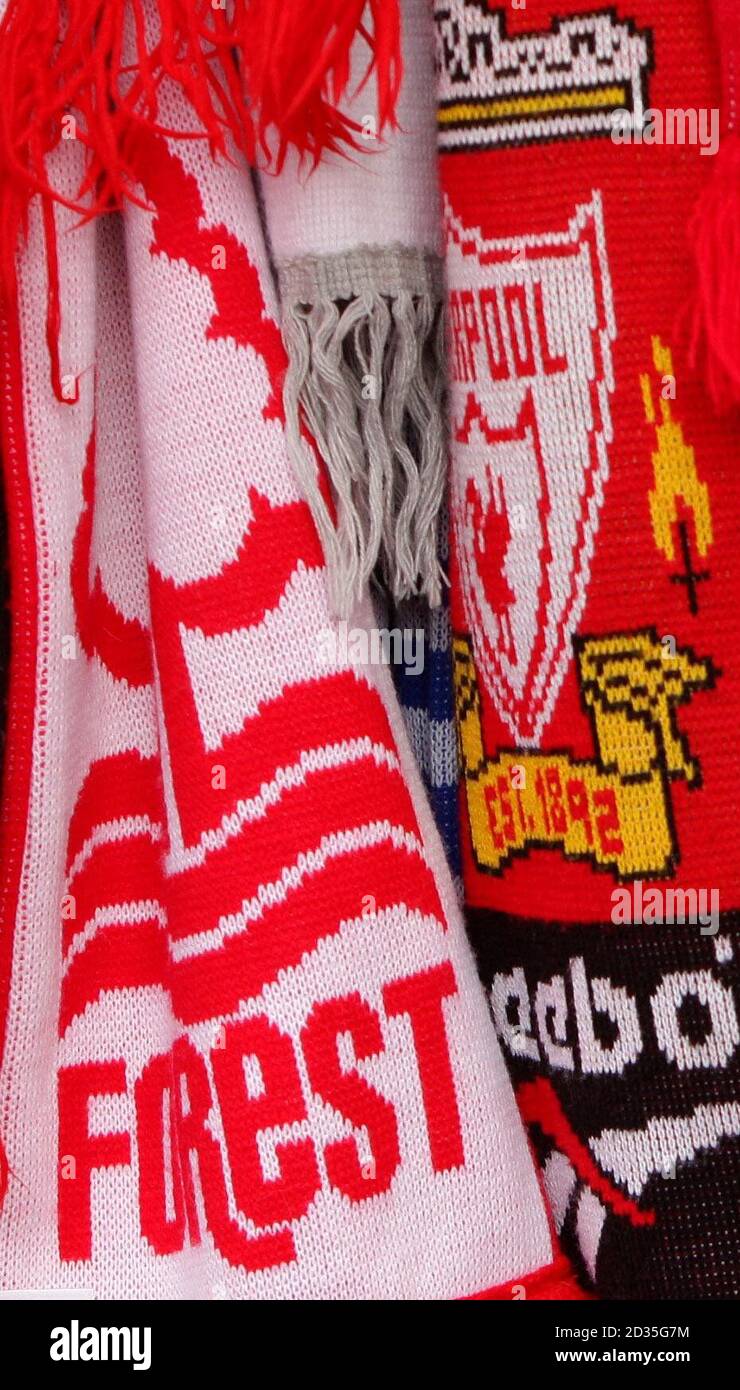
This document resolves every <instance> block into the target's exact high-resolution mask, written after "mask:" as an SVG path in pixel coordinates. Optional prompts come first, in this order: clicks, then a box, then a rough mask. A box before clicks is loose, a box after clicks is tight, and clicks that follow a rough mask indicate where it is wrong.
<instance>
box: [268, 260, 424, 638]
mask: <svg viewBox="0 0 740 1390" xmlns="http://www.w3.org/2000/svg"><path fill="white" fill-rule="evenodd" d="M279 280H280V293H281V299H282V317H283V337H284V339H285V345H286V349H287V352H288V358H289V367H288V371H287V374H286V379H285V388H284V400H285V414H286V425H287V438H288V447H289V450H290V454H291V459H292V462H293V465H294V467H295V470H296V473H297V476H298V481H299V482H300V484H301V486H302V488H303V491H304V495H305V496H306V498H307V500H308V502H309V505H310V507H311V511H312V513H313V516H314V520H315V522H316V526H317V529H318V532H319V536H320V539H321V542H322V545H323V547H324V554H325V556H326V560H327V567H328V571H329V582H330V586H331V599H332V606H333V608H334V611H335V613H336V614H337V616H339V617H347V616H349V614H350V612H351V610H352V608H353V606H354V604H355V602H356V601H357V600H358V599H359V598H360V596H361V594H362V592H363V590H364V588H365V586H366V584H367V583H368V581H369V580H370V578H371V576H372V574H373V572H374V571H375V570H376V567H378V566H379V567H380V570H381V572H382V575H383V578H384V580H385V583H386V584H387V586H388V588H389V590H390V592H391V593H392V594H393V596H394V597H395V598H399V599H400V598H407V597H409V596H411V595H413V594H418V593H424V594H426V595H427V597H428V599H429V601H430V603H431V604H432V605H437V604H438V603H439V602H440V599H441V585H442V583H444V582H445V576H444V572H443V570H442V568H441V566H440V563H439V556H438V546H437V542H438V520H439V515H440V509H441V506H442V501H443V498H444V494H445V479H446V466H447V449H446V440H445V430H444V417H443V399H444V379H445V374H444V313H443V294H442V266H441V262H440V258H439V257H438V256H435V255H433V254H432V253H431V252H423V251H416V250H411V249H407V248H405V247H401V246H398V247H392V248H375V247H362V248H360V249H359V250H357V251H352V252H349V253H347V254H345V255H336V256H326V257H320V258H319V257H307V258H305V259H302V260H300V261H291V262H288V263H285V264H283V265H281V266H280V267H279ZM305 430H308V432H309V433H310V434H311V435H312V436H313V439H314V440H315V441H316V446H317V448H318V451H319V454H320V455H321V457H322V458H323V459H324V461H325V463H326V467H327V470H328V474H329V478H330V480H331V484H332V487H333V490H334V502H335V507H336V521H334V519H333V518H332V516H331V513H330V510H329V507H328V506H327V503H326V500H325V498H324V496H323V495H322V492H321V489H320V487H319V478H318V471H317V463H316V458H315V456H314V453H313V450H312V449H311V447H310V445H309V443H308V441H307V439H306V435H305Z"/></svg>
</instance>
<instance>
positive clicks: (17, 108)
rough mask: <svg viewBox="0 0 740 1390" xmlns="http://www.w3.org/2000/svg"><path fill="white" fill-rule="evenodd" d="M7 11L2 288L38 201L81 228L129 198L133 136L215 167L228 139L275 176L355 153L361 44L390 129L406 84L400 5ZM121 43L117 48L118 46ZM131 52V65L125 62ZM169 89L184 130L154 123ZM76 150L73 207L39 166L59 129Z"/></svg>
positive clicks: (34, 7)
mask: <svg viewBox="0 0 740 1390" xmlns="http://www.w3.org/2000/svg"><path fill="white" fill-rule="evenodd" d="M224 5H225V7H224V8H221V7H220V6H219V5H218V4H216V3H215V0H43V4H41V5H40V4H39V3H38V0H8V5H7V8H6V11H5V15H4V18H3V20H2V23H0V72H2V74H3V95H2V103H0V239H1V251H0V254H1V255H2V260H3V266H2V268H3V269H4V271H5V275H4V280H5V286H6V289H7V287H8V285H9V284H10V285H12V283H13V264H14V257H15V249H16V245H17V240H18V236H19V233H20V231H21V229H22V228H23V226H24V224H25V218H26V213H27V207H28V202H29V200H30V198H31V197H32V196H33V194H34V193H42V194H44V195H45V196H46V197H48V198H52V199H56V200H58V201H60V202H64V203H66V204H67V206H71V207H73V208H75V209H76V210H78V211H79V212H80V213H81V214H82V216H83V217H85V218H89V217H91V216H95V215H96V214H97V213H99V212H101V211H104V210H106V209H108V208H110V207H112V206H119V205H120V203H121V201H122V199H124V198H126V197H128V198H132V199H133V200H134V201H136V200H137V198H138V195H137V193H136V182H137V181H136V178H135V175H134V172H133V168H132V164H131V162H130V160H129V143H130V141H131V138H132V134H134V133H135V132H136V131H137V130H138V129H140V127H141V125H145V126H147V127H149V128H150V129H152V130H156V131H158V132H159V133H160V134H161V133H164V134H168V135H173V136H180V137H182V136H185V135H187V136H190V137H193V136H199V137H201V138H203V139H206V140H208V142H209V145H210V147H211V150H212V152H213V154H214V156H215V155H218V154H221V155H225V154H226V152H227V148H228V144H229V140H231V141H233V144H234V145H235V146H236V148H237V149H239V150H241V151H242V153H243V154H244V155H245V156H246V157H247V158H248V159H249V160H250V162H252V163H255V162H257V161H258V160H259V161H260V162H262V163H263V164H267V165H272V166H273V167H275V168H280V166H281V165H282V163H283V161H284V159H285V156H286V153H287V151H288V149H289V148H291V147H293V148H295V149H297V150H298V151H299V153H300V155H301V156H302V157H306V158H308V159H309V160H310V161H311V162H312V163H314V164H315V163H317V162H318V160H319V159H320V157H321V155H322V153H323V152H324V151H325V150H340V149H342V148H345V149H346V148H347V147H350V148H352V147H354V146H355V144H356V137H357V135H358V132H359V127H358V125H357V123H356V122H354V121H352V120H351V119H349V118H348V117H347V116H346V114H344V113H343V112H342V111H341V109H340V103H341V101H342V99H343V97H344V96H345V95H346V94H347V92H348V87H349V83H350V53H351V50H352V47H353V44H354V42H355V39H356V38H357V37H358V36H361V38H362V40H363V41H364V43H365V44H366V45H367V64H366V69H365V73H364V77H363V80H367V78H368V77H369V76H370V74H371V73H372V74H374V76H375V79H376V82H377V91H378V101H377V105H378V110H377V115H378V122H379V127H380V129H381V130H382V129H383V127H384V126H387V125H388V124H392V123H393V121H394V113H395V107H396V101H397V97H398V91H399V86H400V80H401V56H400V20H399V0H224ZM124 38H125V40H126V46H125V47H124ZM132 45H133V48H134V50H135V58H134V61H133V62H131V61H125V60H124V52H126V53H129V52H130V50H131V46H132ZM166 80H169V81H173V82H176V83H177V84H178V86H179V87H180V88H181V90H182V91H183V93H184V94H185V97H186V98H187V101H188V104H189V106H190V109H191V111H192V129H191V130H189V131H183V130H180V131H172V130H167V129H165V128H164V127H163V126H162V125H161V124H160V123H159V120H158V108H159V89H160V87H161V85H162V83H163V82H164V81H166ZM65 118H66V120H67V121H69V120H70V118H73V119H74V122H75V130H74V134H75V137H76V139H77V140H79V141H81V142H82V144H83V145H84V146H85V149H86V155H87V166H86V174H85V179H84V182H83V185H82V187H81V188H80V189H79V191H78V194H77V197H76V198H75V199H73V200H72V201H71V202H70V200H69V199H68V198H65V197H63V196H62V195H61V194H60V192H59V191H58V190H57V189H56V188H55V187H53V185H52V184H51V182H50V180H49V177H48V174H47V168H46V157H47V155H48V153H49V151H50V150H51V149H53V148H54V147H55V146H56V145H57V144H58V143H59V141H60V139H61V138H62V133H63V122H64V120H65Z"/></svg>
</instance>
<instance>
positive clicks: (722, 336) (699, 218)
mask: <svg viewBox="0 0 740 1390" xmlns="http://www.w3.org/2000/svg"><path fill="white" fill-rule="evenodd" d="M689 239H690V242H691V246H692V250H693V253H694V260H695V263H696V269H697V290H696V296H695V301H694V304H693V306H692V310H691V360H692V365H694V366H697V365H700V366H701V369H702V371H703V373H704V376H705V379H706V382H707V385H708V387H709V391H710V393H711V396H712V399H713V401H714V404H715V406H716V407H717V409H718V410H720V411H726V410H730V409H732V408H733V407H734V406H737V405H738V404H740V135H738V134H736V133H734V132H732V133H728V134H727V135H725V137H724V139H723V140H722V144H721V146H720V149H719V151H718V153H717V154H716V155H715V157H714V169H713V172H712V175H711V177H710V180H709V183H708V185H707V187H706V188H705V189H704V190H703V192H702V196H701V201H700V203H699V205H698V207H697V209H696V211H695V213H694V216H693V218H692V221H691V224H690V226H689Z"/></svg>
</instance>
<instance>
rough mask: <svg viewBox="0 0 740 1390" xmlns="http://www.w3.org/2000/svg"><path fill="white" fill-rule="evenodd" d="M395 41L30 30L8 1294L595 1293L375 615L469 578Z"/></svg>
mask: <svg viewBox="0 0 740 1390" xmlns="http://www.w3.org/2000/svg"><path fill="white" fill-rule="evenodd" d="M4 8H5V7H4ZM396 21H397V15H396V7H395V6H394V5H393V4H392V3H390V0H383V2H382V3H374V4H370V5H369V6H367V7H366V6H365V5H364V4H360V3H356V4H352V3H348V0H341V3H330V0H321V3H320V4H319V3H313V4H312V5H311V6H310V7H307V6H299V5H298V4H294V3H292V0H290V2H286V0H281V3H280V4H277V3H271V2H270V0H249V3H241V2H240V0H234V3H229V5H228V6H224V7H223V8H222V7H220V6H218V5H211V4H210V3H209V4H206V3H199V0H189V2H187V3H186V0H177V2H176V3H170V4H167V5H165V4H164V3H161V4H158V3H155V0H106V3H105V4H103V3H92V0H68V3H62V4H60V5H59V6H56V5H50V6H46V7H44V10H43V13H42V14H41V15H40V14H39V10H38V6H37V5H32V4H30V3H29V0H9V3H8V5H7V8H5V18H4V20H3V23H2V28H1V29H0V62H1V64H2V70H3V74H4V84H5V86H4V103H5V102H7V103H8V104H7V105H4V116H3V122H2V129H1V130H0V158H1V159H2V174H3V184H2V191H1V193H0V209H1V215H2V225H3V231H4V238H5V239H4V243H3V244H4V256H5V266H4V276H3V292H2V314H1V317H0V327H1V330H2V331H1V335H0V344H1V361H2V381H3V391H2V413H1V418H2V454H3V464H4V473H5V496H6V507H7V514H8V534H9V547H10V557H11V606H12V634H11V649H12V665H11V675H10V709H11V715H10V721H9V738H8V744H7V751H6V760H5V771H4V777H5V781H4V799H3V818H2V879H1V882H2V894H3V898H2V911H1V912H0V1053H1V1058H2V1065H1V1069H0V1137H1V1140H2V1147H1V1148H0V1285H2V1287H3V1288H6V1289H12V1290H23V1289H28V1290H33V1289H36V1288H47V1289H48V1288H58V1289H63V1290H90V1291H91V1292H92V1293H93V1294H94V1295H95V1296H97V1297H101V1298H106V1297H108V1298H110V1297H113V1298H141V1297H144V1298H210V1297H221V1298H223V1297H225V1298H290V1299H292V1298H403V1299H411V1298H458V1297H486V1298H487V1297H492V1298H497V1297H498V1298H505V1297H513V1298H521V1297H533V1298H548V1297H575V1296H579V1294H578V1290H577V1288H576V1286H575V1284H574V1282H573V1280H572V1279H571V1276H570V1274H569V1270H568V1266H567V1264H566V1262H565V1260H564V1259H563V1258H562V1257H561V1256H560V1254H559V1251H558V1245H557V1240H556V1238H555V1236H554V1232H553V1230H552V1226H551V1223H550V1219H549V1216H548V1214H547V1211H546V1207H545V1202H544V1198H543V1195H542V1193H541V1189H540V1185H539V1181H538V1177H537V1174H536V1170H535V1166H534V1163H533V1160H532V1157H531V1155H530V1151H529V1148H528V1145H527V1140H526V1137H525V1132H524V1127H523V1125H522V1123H521V1120H520V1118H519V1115H518V1112H517V1109H516V1105H515V1101H514V1095H513V1090H512V1087H511V1085H510V1083H509V1081H508V1078H507V1075H506V1071H505V1067H504V1063H503V1060H502V1056H501V1053H500V1051H499V1046H498V1043H497V1040H496V1037H495V1031H494V1029H493V1026H492V1023H491V1020H490V1016H489V1012H488V1009H487V1005H486V1001H485V998H484V994H483V992H482V990H481V987H480V984H479V982H478V979H477V976H476V971H475V967H474V963H473V959H472V956H471V954H470V952H469V948H468V944H467V941H466V937H465V932H464V928H463V924H462V921H461V918H460V914H459V910H458V907H457V902H456V897H455V892H454V889H453V885H452V882H451V879H450V876H449V872H448V870H447V868H446V865H445V861H444V855H443V852H442V849H441V844H440V841H439V838H438V835H437V832H436V830H435V827H434V823H433V819H432V816H431V813H430V811H429V809H428V807H427V804H426V802H425V799H424V797H423V795H422V792H421V786H420V781H419V777H418V774H417V772H416V770H415V767H414V764H413V759H412V757H411V754H410V750H409V745H408V741H407V738H406V734H405V732H404V728H403V722H402V719H401V716H400V712H399V709H398V705H397V702H396V700H395V697H394V694H393V690H392V685H391V681H390V676H389V673H388V671H387V670H386V669H385V666H384V664H383V662H382V661H374V660H373V659H372V657H370V658H368V654H367V653H368V641H369V638H371V637H372V635H373V632H374V631H375V629H374V627H373V624H374V621H375V620H374V619H373V616H372V613H371V611H370V608H369V606H368V600H367V597H365V598H364V599H362V601H361V602H360V603H359V605H358V606H355V605H354V600H355V598H356V596H357V595H358V594H359V593H360V590H362V589H364V588H366V585H365V583H364V581H365V579H366V578H367V575H368V574H369V572H370V569H371V568H372V566H373V565H374V564H375V563H376V562H378V561H380V563H381V566H383V567H384V568H385V570H386V573H388V574H389V575H390V581H391V588H394V587H395V589H396V591H397V592H398V593H403V592H406V591H407V590H409V589H413V588H416V587H417V586H418V584H419V582H424V577H426V582H427V584H428V585H431V587H432V588H433V587H434V583H435V577H436V575H437V558H436V540H435V536H434V524H433V517H434V513H435V511H436V508H437V498H436V493H435V495H434V496H432V495H431V490H436V492H437V493H438V492H439V490H440V487H441V474H442V470H441V467H440V462H439V455H440V453H441V433H440V429H441V427H440V423H439V422H440V416H439V394H440V391H441V382H440V380H439V371H438V360H439V351H440V346H439V345H440V336H439V321H440V302H439V284H440V278H439V277H440V269H439V262H438V260H437V259H436V258H435V252H436V249H437V248H436V245H435V238H437V237H438V235H439V222H438V219H437V216H436V207H437V201H436V199H437V194H436V189H435V185H434V177H435V173H434V169H435V158H434V132H433V121H432V119H431V102H432V95H431V94H432V88H433V83H432V80H431V53H432V47H431V33H430V31H429V29H428V26H429V23H430V15H429V12H428V10H427V9H426V8H425V6H424V5H423V4H420V5H418V6H417V5H409V6H405V7H404V24H408V25H411V26H412V28H413V26H416V30H417V38H418V42H414V43H413V44H412V48H413V51H414V52H416V53H418V55H419V59H418V63H417V65H416V66H415V64H414V61H413V60H411V59H410V60H409V62H408V63H407V66H406V75H405V77H404V82H403V87H402V89H401V93H400V97H399V98H398V101H399V104H398V106H397V111H398V120H399V122H401V124H402V126H403V128H402V129H399V130H397V131H396V133H395V134H394V128H393V125H392V117H393V112H394V108H395V103H396V97H397V95H398V86H399V81H400V66H399V59H398V26H397V22H396ZM425 26H427V27H425ZM356 31H357V36H355V35H356ZM368 44H370V49H369V52H370V75H369V77H368V73H367V67H368V56H367V55H368ZM358 46H359V51H360V53H361V54H363V53H364V55H365V57H364V60H363V61H362V62H361V75H364V77H365V78H366V79H367V80H366V82H365V86H364V87H363V88H362V93H361V95H360V96H359V97H358V98H357V97H353V94H354V93H355V92H356V85H357V84H356V81H355V76H356V72H357V69H356V67H355V62H356V59H355V57H354V56H352V57H351V56H350V50H353V53H354V51H355V49H356V48H357V47H358ZM344 98H346V101H344V104H343V105H341V106H340V103H342V102H343V99H344ZM354 99H356V100H359V101H360V103H361V108H354V109H355V110H358V109H359V110H360V118H358V116H357V115H356V114H352V110H353V108H352V100H354ZM365 114H368V115H369V118H370V119H369V124H368V126H367V130H368V132H369V133H370V134H371V135H373V136H375V137H380V135H381V133H382V132H383V130H385V132H386V141H387V143H386V144H385V145H383V146H381V144H380V140H379V138H378V145H379V149H378V154H377V172H376V173H372V172H371V171H370V168H369V164H370V160H371V154H370V152H368V153H367V154H366V152H365V151H364V149H363V148H362V147H361V146H360V143H359V142H360V140H361V138H362V134H363V130H364V129H365V126H364V124H363V119H362V116H364V115H365ZM406 127H407V128H408V129H406ZM343 141H344V142H345V144H346V143H347V142H348V141H349V142H350V160H349V161H347V160H345V162H344V164H340V163H339V160H338V157H337V155H336V150H337V148H338V146H339V145H340V144H341V143H342V142H343ZM353 146H354V149H353V148H352V147H353ZM300 155H303V156H304V164H303V165H302V166H301V164H300V162H299V156H300ZM262 156H264V160H263V159H262ZM319 157H322V159H323V162H322V163H321V164H320V167H319V168H318V169H316V170H315V173H314V175H313V177H312V178H308V179H307V177H306V172H307V171H306V168H305V160H306V158H307V159H308V162H309V164H310V163H311V162H312V161H313V162H315V161H316V160H317V159H318V158H319ZM268 158H269V159H271V160H272V169H273V171H274V170H275V168H279V169H281V171H282V172H280V173H279V174H275V173H274V172H273V173H272V174H271V175H269V176H265V178H264V179H263V180H262V188H261V191H260V189H259V187H258V185H257V182H256V180H255V178H254V176H253V174H252V172H250V168H249V166H248V163H247V161H248V160H249V161H251V162H253V163H262V164H264V163H265V162H266V161H267V159H268ZM366 160H367V166H368V167H366V165H365V161H366ZM327 161H328V162H327ZM410 168H412V169H413V172H414V181H413V182H414V188H416V189H417V192H414V191H413V190H412V189H411V187H409V186H407V185H408V184H409V183H410V178H409V169H410ZM344 179H346V180H347V181H348V187H349V195H347V193H346V192H344V193H341V192H340V188H339V181H341V180H344ZM360 188H362V195H361V197H362V201H361V202H360V201H359V190H360ZM391 195H392V196H391ZM394 200H395V201H394ZM261 208H262V210H263V211H264V218H263V217H262V216H261ZM103 212H104V213H105V215H104V216H98V214H100V213H103ZM384 214H387V216H384ZM358 229H359V233H360V234H359V235H358ZM271 257H272V258H274V262H273V263H271ZM274 263H277V270H278V281H279V285H280V289H281V294H282V320H283V323H284V328H285V339H286V341H287V343H288V346H289V348H290V350H291V353H292V360H291V362H290V364H289V362H288V358H287V356H286V351H285V347H284V344H283V341H282V339H281V334H280V331H279V327H278V325H279V322H280V318H281V307H280V304H279V301H278V297H277V293H276V283H275V279H274V276H273V269H274ZM366 378H367V379H366ZM332 384H333V386H334V392H333V394H332V393H331V392H330V390H329V387H330V385H332ZM348 439H349V441H350V443H351V446H352V447H351V449H350V452H349V453H348V452H347V441H348ZM343 451H344V452H343ZM363 461H364V463H365V464H366V467H365V470H364V473H363ZM327 475H328V477H327ZM331 482H333V483H334V488H333V491H330V486H329V484H330V483H331ZM302 490H305V492H306V494H307V495H308V496H310V500H311V502H312V504H313V507H314V512H315V515H316V517H317V518H318V521H319V525H320V527H321V536H322V538H323V540H324V542H325V546H326V549H327V553H328V557H329V561H330V564H331V570H330V571H327V566H326V562H325V556H324V553H323V551H322V546H321V545H320V538H319V533H318V532H317V529H316V525H315V523H314V521H313V520H312V516H311V512H310V510H309V506H308V503H307V501H306V500H305V498H304V495H303V492H302ZM391 497H393V498H395V502H396V505H395V506H394V507H393V508H391V505H390V501H391ZM399 517H401V518H402V519H401V521H400V523H399V520H398V518H399ZM353 528H354V529H353ZM332 585H333V586H334V587H333V588H332V587H331V586H332ZM342 604H343V605H344V606H345V610H346V611H347V612H350V614H351V619H352V628H351V629H350V631H349V636H348V632H347V628H346V625H345V627H344V628H342V627H341V626H340V625H339V623H338V622H337V620H336V614H337V611H338V610H339V608H340V606H341V605H342Z"/></svg>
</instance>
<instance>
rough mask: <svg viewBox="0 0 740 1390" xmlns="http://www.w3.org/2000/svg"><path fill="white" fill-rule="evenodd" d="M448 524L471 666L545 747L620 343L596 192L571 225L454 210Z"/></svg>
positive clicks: (517, 728) (600, 474)
mask: <svg viewBox="0 0 740 1390" xmlns="http://www.w3.org/2000/svg"><path fill="white" fill-rule="evenodd" d="M445 224H446V236H447V268H448V285H449V296H450V333H451V344H450V349H451V351H450V360H451V376H452V389H451V433H452V454H453V467H452V522H453V528H454V537H455V547H456V552H457V558H458V565H459V571H460V580H461V590H462V599H463V605H464V610H465V618H466V623H467V625H468V628H469V630H470V633H471V636H472V641H473V647H474V652H475V658H476V664H477V666H478V670H479V673H480V676H481V678H482V680H483V682H484V685H485V687H486V689H487V691H488V693H489V695H490V697H491V699H492V701H493V703H494V706H495V708H496V710H497V711H498V713H499V715H500V717H501V719H502V720H503V722H504V723H505V724H506V725H507V727H508V728H509V729H510V731H511V733H512V735H513V737H514V739H515V740H516V742H517V743H518V744H520V745H522V746H524V747H526V746H537V744H538V743H539V741H540V738H541V735H542V731H543V729H544V728H545V727H546V725H547V723H548V720H549V719H550V717H551V715H552V711H553V709H554V706H555V701H556V699H557V695H558V692H559V690H560V687H561V685H562V682H563V678H564V676H565V672H566V670H567V667H568V663H569V661H570V658H571V652H572V644H571V638H572V636H573V634H574V632H575V630H576V627H577V625H578V622H579V619H580V617H581V613H582V611H583V607H584V604H585V600H586V592H587V587H588V581H589V575H590V566H591V560H592V556H593V551H594V541H595V536H596V532H597V530H598V525H599V516H600V512H601V507H602V504H603V500H604V485H605V483H606V480H607V477H608V473H609V457H608V446H609V444H610V443H611V439H612V426H611V417H610V411H609V398H610V395H611V393H612V392H613V390H614V376H613V367H612V343H613V342H614V339H615V337H616V326H615V321H614V310H613V304H612V294H611V285H610V280H609V269H608V264H607V256H606V244H605V237H604V226H603V217H602V208H601V198H600V195H599V193H598V192H594V193H593V194H592V197H591V199H590V201H589V202H588V203H583V204H580V205H578V206H577V207H576V209H575V212H574V215H573V217H572V218H571V219H570V221H569V223H568V225H567V227H565V228H564V229H560V230H557V231H554V232H551V233H545V234H540V235H536V236H523V237H519V238H504V239H501V240H490V241H489V240H486V239H485V238H484V237H483V235H482V233H481V232H480V231H479V230H477V229H475V228H467V227H464V226H463V225H462V223H461V222H460V221H459V220H458V219H457V218H456V217H455V216H454V214H453V212H452V210H451V208H450V207H449V205H447V206H446V209H445Z"/></svg>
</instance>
